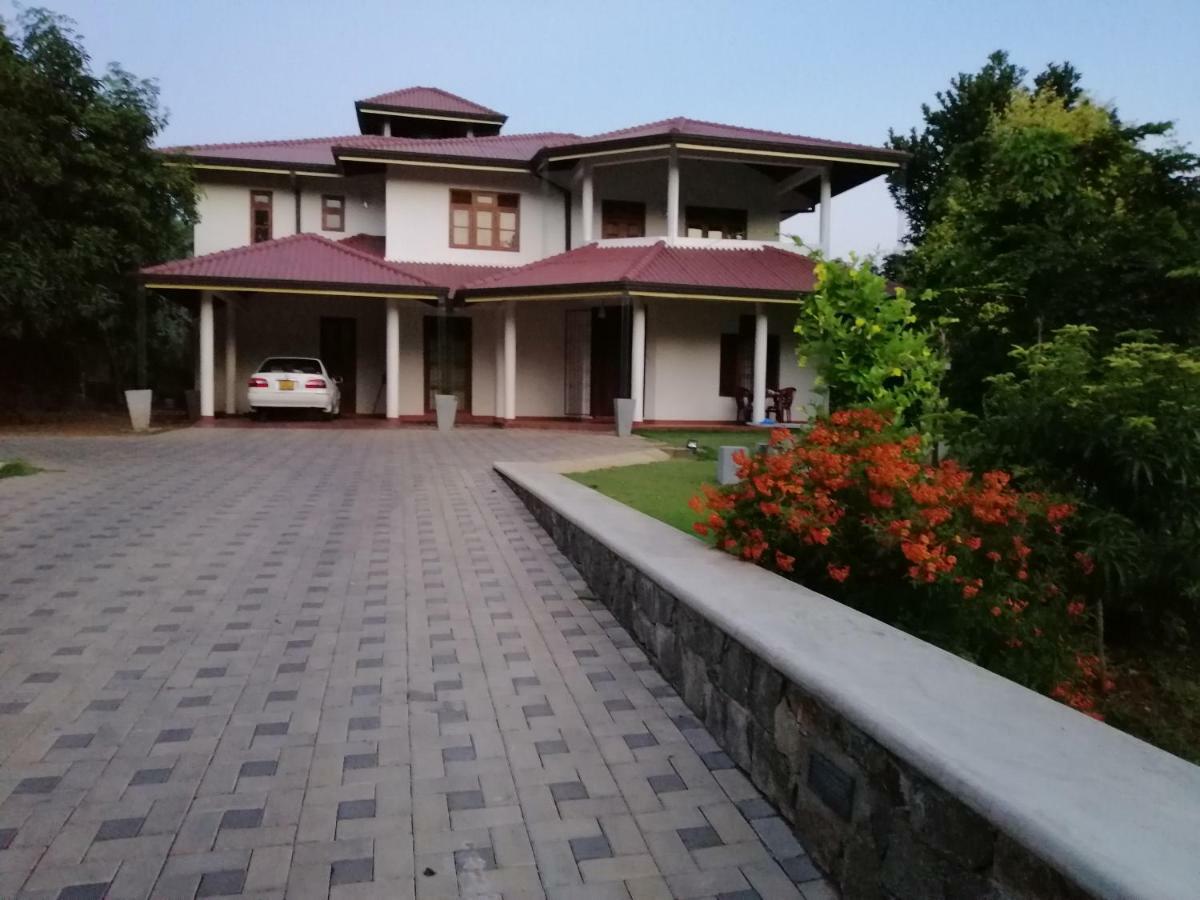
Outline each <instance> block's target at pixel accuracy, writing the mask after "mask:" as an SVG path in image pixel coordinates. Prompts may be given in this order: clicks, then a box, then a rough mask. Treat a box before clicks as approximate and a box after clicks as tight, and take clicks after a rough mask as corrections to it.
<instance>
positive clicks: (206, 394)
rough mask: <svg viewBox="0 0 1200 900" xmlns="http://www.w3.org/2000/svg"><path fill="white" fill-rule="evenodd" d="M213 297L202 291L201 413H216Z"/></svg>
mask: <svg viewBox="0 0 1200 900" xmlns="http://www.w3.org/2000/svg"><path fill="white" fill-rule="evenodd" d="M213 343H214V341H213V298H212V294H211V293H209V292H208V291H202V292H201V293H200V415H201V416H203V417H205V418H208V419H211V418H212V417H213V415H214V412H215V410H214V407H215V399H216V398H215V397H214V394H216V385H215V384H213V350H214V348H213Z"/></svg>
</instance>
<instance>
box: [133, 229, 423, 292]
mask: <svg viewBox="0 0 1200 900" xmlns="http://www.w3.org/2000/svg"><path fill="white" fill-rule="evenodd" d="M140 274H141V278H142V280H143V281H145V282H148V283H152V284H154V283H158V284H169V285H181V286H182V285H203V284H212V285H228V286H231V287H244V288H246V289H247V290H253V288H254V287H255V286H261V287H265V286H270V287H286V286H289V285H292V286H295V287H307V288H322V287H323V288H327V289H329V290H350V289H354V288H360V289H369V290H371V291H372V292H387V291H389V290H390V291H396V289H399V288H403V289H405V290H402V291H399V292H400V293H418V294H423V295H429V296H431V297H433V296H436V295H438V294H439V293H441V292H442V291H441V288H440V287H439V286H438V285H437V284H435V283H433V282H432V281H427V280H426V279H424V278H422V277H420V276H419V275H416V274H414V273H412V272H408V271H406V270H405V269H403V268H402V267H400V266H397V265H394V264H393V263H390V262H387V261H386V260H383V259H380V258H378V257H376V256H373V255H372V254H370V253H364V252H363V251H362V250H357V249H355V248H354V247H352V246H348V245H346V244H343V243H341V242H339V241H331V240H329V239H328V238H324V237H321V236H320V235H316V234H296V235H292V236H291V237H284V238H277V239H276V240H273V241H263V242H261V243H258V244H251V245H250V246H248V247H237V248H234V249H232V250H222V251H220V252H217V253H208V254H205V255H204V256H195V257H192V258H190V259H179V260H175V261H173V262H168V263H162V264H161V265H157V266H150V267H148V268H145V269H142V271H141V273H140Z"/></svg>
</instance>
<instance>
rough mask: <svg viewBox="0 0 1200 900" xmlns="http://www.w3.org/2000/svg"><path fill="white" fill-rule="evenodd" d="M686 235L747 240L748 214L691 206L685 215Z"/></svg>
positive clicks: (711, 207)
mask: <svg viewBox="0 0 1200 900" xmlns="http://www.w3.org/2000/svg"><path fill="white" fill-rule="evenodd" d="M684 221H685V226H684V233H685V234H686V235H687V236H688V237H703V238H727V239H732V240H739V241H741V240H745V239H746V232H747V230H748V229H747V225H746V222H747V213H746V210H744V209H723V208H721V207H718V206H689V207H687V209H686V210H685V213H684Z"/></svg>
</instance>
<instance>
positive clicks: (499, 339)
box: [493, 303, 504, 419]
mask: <svg viewBox="0 0 1200 900" xmlns="http://www.w3.org/2000/svg"><path fill="white" fill-rule="evenodd" d="M495 343H496V372H495V381H496V406H495V412H494V413H493V415H494V416H495V417H496V418H497V419H503V418H504V304H503V303H498V304H496V341H495Z"/></svg>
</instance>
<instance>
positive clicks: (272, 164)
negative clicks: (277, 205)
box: [158, 150, 340, 175]
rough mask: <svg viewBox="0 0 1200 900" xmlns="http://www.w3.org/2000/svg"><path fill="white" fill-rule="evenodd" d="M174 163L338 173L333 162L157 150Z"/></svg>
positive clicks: (198, 167)
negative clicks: (305, 161) (249, 157)
mask: <svg viewBox="0 0 1200 900" xmlns="http://www.w3.org/2000/svg"><path fill="white" fill-rule="evenodd" d="M158 152H159V153H161V154H162V155H163V156H166V157H168V158H169V159H170V161H171V162H172V163H173V164H175V165H181V166H189V167H191V168H194V169H224V170H229V171H241V172H278V173H279V174H281V175H288V174H291V173H292V172H295V173H297V174H304V173H306V172H307V173H310V174H314V175H337V174H340V173H339V170H338V165H337V163H336V162H333V163H298V162H286V161H281V160H267V159H245V158H239V157H235V156H194V155H191V154H188V153H168V152H166V151H163V150H159V151H158Z"/></svg>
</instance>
